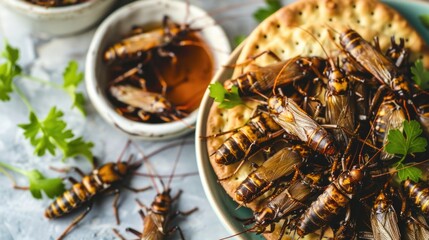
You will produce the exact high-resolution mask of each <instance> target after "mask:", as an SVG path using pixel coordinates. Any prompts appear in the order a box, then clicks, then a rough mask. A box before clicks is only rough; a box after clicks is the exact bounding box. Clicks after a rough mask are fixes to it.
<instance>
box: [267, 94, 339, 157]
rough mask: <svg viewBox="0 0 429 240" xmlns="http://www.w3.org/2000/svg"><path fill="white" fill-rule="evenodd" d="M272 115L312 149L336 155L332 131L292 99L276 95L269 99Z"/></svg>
mask: <svg viewBox="0 0 429 240" xmlns="http://www.w3.org/2000/svg"><path fill="white" fill-rule="evenodd" d="M267 104H268V110H269V112H270V116H271V117H272V118H273V119H274V121H275V122H276V123H277V124H278V125H280V126H281V127H282V128H283V129H284V130H285V131H286V132H287V133H289V134H291V135H294V136H296V137H298V138H299V139H300V140H301V141H303V142H305V143H306V144H307V146H308V147H310V148H311V149H313V150H315V151H317V152H319V153H321V154H326V155H335V154H336V153H338V149H337V147H336V146H335V143H334V138H333V136H332V134H331V133H329V132H328V131H326V129H324V128H323V127H322V126H320V125H319V124H318V123H317V122H316V121H315V120H313V119H312V118H311V117H310V116H309V115H308V114H307V113H306V112H305V111H304V110H302V109H301V108H300V107H299V106H298V105H297V104H296V103H295V102H294V101H293V100H292V99H290V98H288V97H286V96H274V97H271V98H269V99H268V100H267Z"/></svg>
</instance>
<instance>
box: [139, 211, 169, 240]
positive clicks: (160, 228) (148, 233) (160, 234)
mask: <svg viewBox="0 0 429 240" xmlns="http://www.w3.org/2000/svg"><path fill="white" fill-rule="evenodd" d="M164 224H165V218H164V216H162V215H161V214H155V213H153V212H151V213H149V214H148V215H147V216H146V217H145V219H144V229H143V233H142V237H141V239H153V240H162V239H164V232H165V229H164Z"/></svg>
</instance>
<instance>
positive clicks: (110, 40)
mask: <svg viewBox="0 0 429 240" xmlns="http://www.w3.org/2000/svg"><path fill="white" fill-rule="evenodd" d="M166 15H167V16H168V17H169V18H170V19H171V20H172V21H173V22H175V23H179V24H181V23H184V21H186V22H192V24H191V26H190V27H191V28H196V29H199V28H201V29H202V30H201V31H200V32H199V33H200V36H201V38H202V40H203V41H204V42H205V44H206V45H207V46H208V48H209V49H210V51H211V55H212V57H213V69H214V70H217V69H219V68H220V67H221V65H222V64H224V63H225V62H226V60H227V59H228V56H229V52H230V45H229V42H228V39H227V37H226V35H225V33H224V31H223V30H222V28H220V27H219V26H217V25H215V21H214V20H213V19H212V18H211V17H210V16H208V14H207V13H206V12H205V11H203V10H201V9H200V8H197V7H195V6H192V5H188V4H187V3H185V2H179V1H172V0H169V1H165V0H164V1H163V0H146V1H137V2H133V3H131V4H128V5H126V6H124V7H122V8H120V9H118V10H117V11H115V12H114V13H113V14H111V15H110V16H109V17H108V18H106V19H105V20H104V21H103V23H102V24H101V25H100V26H99V28H98V29H97V31H96V33H95V36H94V38H93V40H92V42H91V45H90V48H89V51H88V55H87V60H86V70H85V72H86V73H85V74H86V87H87V92H88V95H89V98H90V100H91V101H92V103H93V105H94V106H95V108H96V109H97V111H98V112H99V113H100V115H101V116H102V117H103V118H104V119H105V120H106V121H107V122H109V123H111V124H112V125H114V126H115V127H116V128H118V129H120V130H122V131H123V132H125V133H128V134H129V135H131V136H134V137H138V138H142V139H168V138H174V137H178V136H181V135H184V134H186V133H188V132H190V131H193V130H194V128H193V126H194V125H195V122H196V119H197V111H198V108H197V109H196V110H194V111H193V112H191V113H190V114H189V115H188V116H186V117H184V118H182V119H181V120H176V121H171V122H166V123H144V122H137V121H133V120H130V119H128V118H126V117H124V116H122V115H120V114H119V113H117V112H116V111H115V108H114V106H113V104H112V103H111V102H110V101H109V99H108V96H107V87H108V82H109V81H111V80H112V79H111V77H110V76H109V65H108V64H107V63H105V62H104V60H103V55H104V52H105V50H106V49H108V48H109V47H110V46H112V45H113V44H114V43H116V42H118V41H120V40H121V39H122V38H123V36H125V35H127V34H128V33H129V32H130V31H131V29H132V27H133V26H143V27H144V26H145V25H147V26H153V25H154V24H155V25H158V26H161V25H162V24H161V22H162V19H163V18H164V16H166ZM195 67H198V62H196V63H195ZM211 77H212V76H210V78H211ZM208 82H209V81H208V80H207V84H208Z"/></svg>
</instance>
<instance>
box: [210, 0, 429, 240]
mask: <svg viewBox="0 0 429 240" xmlns="http://www.w3.org/2000/svg"><path fill="white" fill-rule="evenodd" d="M347 28H352V29H354V30H355V31H357V32H358V33H359V34H361V35H362V37H363V38H365V39H366V40H372V39H373V38H374V37H375V36H378V37H379V42H380V46H381V49H382V51H385V50H386V49H387V48H388V47H389V46H390V38H391V36H395V37H396V39H397V41H399V38H404V39H405V45H406V47H408V48H409V49H410V50H411V56H410V59H411V61H413V60H416V59H417V58H421V59H423V63H424V66H425V67H426V68H429V50H428V48H427V46H426V44H425V43H424V40H423V39H422V38H421V37H420V36H419V34H418V33H417V32H416V31H415V30H414V28H413V27H412V26H411V25H410V24H409V23H408V22H407V20H406V19H405V18H403V17H402V16H401V15H400V14H399V13H398V12H397V11H396V10H394V9H392V8H390V7H389V6H386V5H384V4H382V3H380V2H378V1H375V0H301V1H298V2H295V3H293V4H290V5H287V6H285V7H283V8H282V9H280V10H279V11H277V12H276V13H275V14H273V15H272V16H270V17H269V18H267V19H266V20H265V21H264V22H262V23H261V24H260V25H259V26H258V27H257V28H256V29H255V30H254V31H253V32H252V33H251V34H250V35H249V37H248V38H247V40H246V42H245V45H244V46H243V49H242V51H241V54H240V56H239V57H238V60H237V63H241V62H243V61H245V60H246V59H248V58H249V57H251V56H255V55H257V54H259V53H261V52H262V51H266V50H270V51H272V52H274V53H275V54H276V55H277V56H278V57H280V58H281V59H282V60H286V59H289V58H292V57H295V56H298V55H301V56H320V57H324V58H326V57H327V56H326V55H325V53H324V52H323V50H322V48H321V46H320V44H319V43H318V42H317V41H316V40H315V39H314V38H313V37H312V36H310V34H309V33H308V32H310V33H312V35H313V36H315V37H316V38H317V39H318V41H319V42H320V43H321V44H322V45H323V47H324V48H325V50H326V51H327V52H328V54H329V55H332V56H334V55H336V54H337V53H338V47H337V46H336V45H335V44H334V41H332V39H331V38H332V37H334V39H335V41H336V42H337V44H338V37H339V33H340V32H341V31H344V29H347ZM328 29H330V32H331V33H329V31H328ZM274 62H276V60H275V59H274V58H272V57H271V56H269V55H268V54H265V55H263V56H261V57H259V58H257V59H256V60H254V62H252V63H254V64H257V65H259V66H266V65H269V64H271V63H274ZM243 71H246V67H244V68H236V69H235V70H234V73H233V74H232V77H236V76H238V75H239V74H241V73H242V72H243ZM246 104H247V105H248V106H250V108H248V107H243V106H238V107H235V108H233V109H230V110H225V109H219V108H217V104H214V105H213V106H212V108H211V111H210V114H209V117H208V120H207V135H212V134H216V133H220V132H225V131H228V130H231V129H235V128H238V127H241V126H243V125H244V124H245V123H246V121H247V120H248V119H249V118H250V117H251V115H252V113H253V107H254V106H255V103H253V102H248V103H246ZM228 136H230V134H225V135H222V136H220V137H218V138H210V139H209V140H208V141H207V146H208V149H209V154H211V153H213V152H214V151H215V150H216V149H217V148H218V147H219V146H220V145H221V144H222V143H223V142H224V140H225V139H226V138H227V137H228ZM210 161H211V164H212V166H213V168H214V171H215V173H216V174H217V176H218V177H219V178H222V177H224V176H226V175H229V174H230V173H232V172H233V171H234V169H235V168H236V167H237V164H234V165H230V166H220V165H218V164H216V163H215V162H214V159H213V157H211V158H210ZM252 161H255V162H257V163H258V162H261V161H262V158H258V156H255V157H253V158H251V159H250V161H247V162H246V163H245V164H244V165H243V167H242V168H241V169H240V171H239V172H238V174H237V175H235V176H234V177H232V178H230V179H228V180H226V181H221V185H222V186H223V187H224V188H225V190H226V192H227V193H228V194H229V195H230V196H231V197H232V198H233V199H234V198H235V197H234V192H235V189H236V188H237V186H238V185H239V184H240V183H241V182H242V181H243V180H244V178H245V177H246V176H247V175H248V173H249V172H250V171H251V170H252V168H251V164H250V162H252ZM267 195H268V194H265V195H263V196H261V197H259V198H257V199H256V200H255V201H253V202H251V203H249V204H248V205H247V207H249V208H251V209H252V210H254V211H255V210H258V209H259V208H260V203H261V202H262V201H263V200H264V197H266V196H267ZM280 228H281V226H280V225H279V224H277V225H276V230H275V231H274V233H272V234H264V236H265V237H266V238H267V239H277V238H278V234H279V231H280ZM310 238H311V237H310V236H306V237H305V238H304V239H310ZM283 239H288V237H287V236H284V238H283Z"/></svg>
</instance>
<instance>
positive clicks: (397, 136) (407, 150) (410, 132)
mask: <svg viewBox="0 0 429 240" xmlns="http://www.w3.org/2000/svg"><path fill="white" fill-rule="evenodd" d="M403 129H404V133H402V132H401V131H400V130H398V129H392V130H389V133H388V135H387V140H388V143H387V145H386V147H385V150H386V152H388V153H391V154H396V155H402V158H401V159H400V160H399V161H398V162H397V163H395V164H394V167H395V168H396V169H397V170H398V176H399V178H400V179H401V180H402V181H403V180H406V179H407V178H411V179H416V178H417V179H418V178H420V177H421V170H420V169H418V168H416V167H405V168H404V164H403V163H402V162H403V161H404V160H405V157H406V156H407V155H409V154H413V153H419V152H425V151H426V146H427V144H428V143H427V140H426V138H424V137H421V136H420V135H421V134H422V133H423V130H422V129H421V126H420V124H419V123H418V122H417V121H415V120H412V121H404V122H403ZM402 168H404V169H402Z"/></svg>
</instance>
